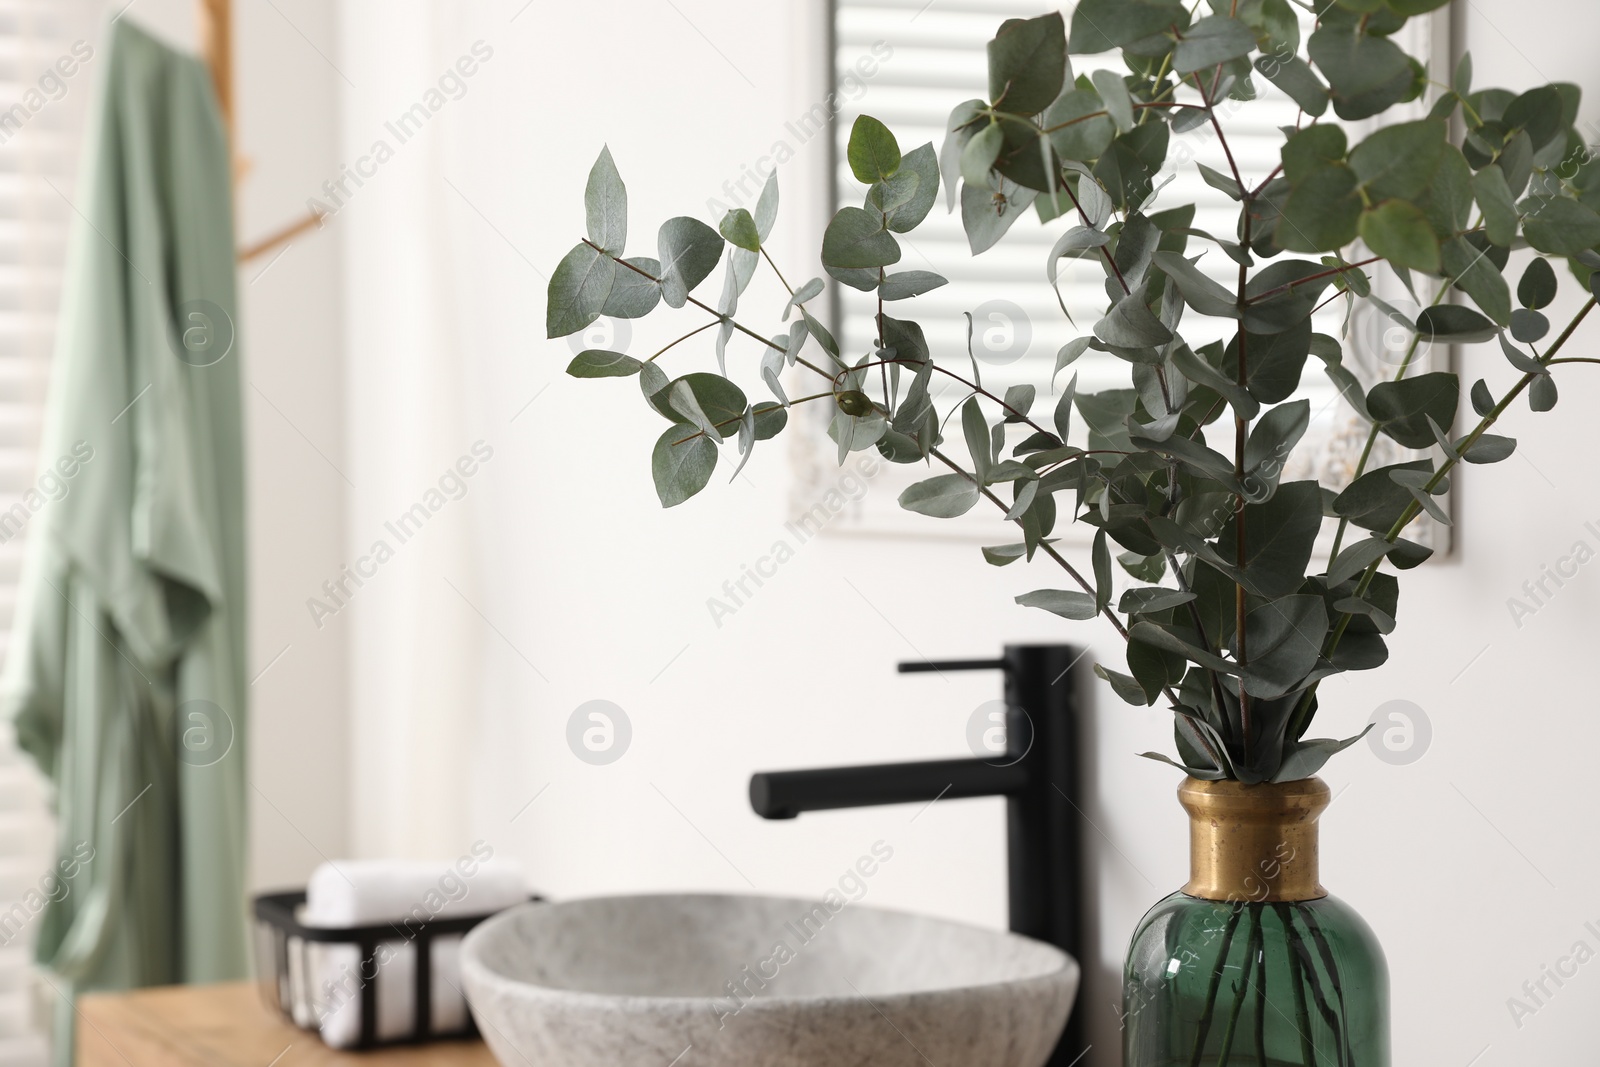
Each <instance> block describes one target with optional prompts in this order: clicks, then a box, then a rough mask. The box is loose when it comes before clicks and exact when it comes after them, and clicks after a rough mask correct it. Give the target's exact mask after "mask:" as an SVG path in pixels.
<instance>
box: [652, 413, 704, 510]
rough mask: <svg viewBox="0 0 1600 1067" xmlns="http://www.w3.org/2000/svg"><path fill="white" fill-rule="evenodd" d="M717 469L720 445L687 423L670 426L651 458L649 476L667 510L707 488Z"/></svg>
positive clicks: (658, 441)
mask: <svg viewBox="0 0 1600 1067" xmlns="http://www.w3.org/2000/svg"><path fill="white" fill-rule="evenodd" d="M716 469H717V446H716V445H715V444H713V443H712V442H711V440H710V439H709V438H708V437H706V436H705V435H704V434H702V433H700V431H699V430H697V429H696V428H695V427H694V426H691V425H688V424H687V423H675V424H673V425H672V426H669V427H667V430H666V432H665V433H663V434H662V435H661V436H660V437H659V438H658V439H657V440H656V447H655V450H654V451H653V452H652V453H651V456H650V474H651V477H652V478H653V479H654V480H655V484H656V496H657V497H659V498H660V500H661V506H662V507H664V508H670V507H675V506H677V505H678V504H681V503H683V502H684V501H685V500H688V499H689V498H690V497H692V496H694V495H695V494H696V493H698V492H699V491H700V490H702V489H704V488H705V487H706V484H707V483H708V482H710V481H711V473H712V472H713V471H715V470H716Z"/></svg>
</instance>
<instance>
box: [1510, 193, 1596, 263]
mask: <svg viewBox="0 0 1600 1067" xmlns="http://www.w3.org/2000/svg"><path fill="white" fill-rule="evenodd" d="M1524 206H1525V208H1526V214H1525V215H1524V217H1523V220H1522V232H1523V234H1524V235H1525V236H1526V237H1527V238H1528V243H1529V244H1530V245H1532V246H1533V247H1534V248H1536V249H1538V250H1539V251H1540V252H1545V253H1548V254H1550V255H1552V256H1575V255H1577V254H1578V253H1579V252H1583V251H1586V250H1588V249H1591V248H1594V247H1595V246H1596V245H1600V214H1596V213H1595V210H1594V209H1593V208H1591V207H1589V206H1588V205H1587V204H1581V203H1579V202H1578V201H1576V200H1570V199H1568V198H1567V197H1564V196H1556V197H1532V198H1530V199H1529V200H1527V201H1526V202H1525V205H1524Z"/></svg>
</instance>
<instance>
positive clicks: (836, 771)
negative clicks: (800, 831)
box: [750, 759, 1028, 819]
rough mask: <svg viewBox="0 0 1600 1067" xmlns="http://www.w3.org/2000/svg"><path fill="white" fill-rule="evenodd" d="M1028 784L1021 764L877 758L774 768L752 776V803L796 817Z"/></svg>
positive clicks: (1012, 790)
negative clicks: (837, 764) (864, 762)
mask: <svg viewBox="0 0 1600 1067" xmlns="http://www.w3.org/2000/svg"><path fill="white" fill-rule="evenodd" d="M1027 786H1028V772H1027V770H1026V769H1025V768H1024V767H1023V766H1022V765H1021V764H1020V763H1017V764H1011V765H996V764H993V763H990V762H989V761H987V760H981V759H949V760H928V761H926V762H922V763H877V764H869V765H866V766H859V767H828V768H823V769H818V770H806V771H769V772H766V773H763V774H756V775H752V776H751V778H750V805H751V807H753V808H754V809H755V811H756V814H757V815H760V816H761V817H762V818H764V819H793V818H794V817H796V816H797V815H799V814H800V813H801V812H803V811H826V810H828V809H831V808H864V807H870V806H872V805H877V804H906V803H913V802H917V801H922V802H925V803H926V802H931V801H934V800H957V799H960V798H962V797H989V796H1016V795H1018V794H1020V793H1022V792H1023V791H1024V790H1025V789H1026V788H1027Z"/></svg>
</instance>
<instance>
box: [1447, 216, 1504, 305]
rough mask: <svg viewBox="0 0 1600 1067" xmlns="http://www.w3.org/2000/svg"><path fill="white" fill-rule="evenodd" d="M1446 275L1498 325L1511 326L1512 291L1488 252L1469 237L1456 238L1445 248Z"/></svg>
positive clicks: (1448, 242)
mask: <svg viewBox="0 0 1600 1067" xmlns="http://www.w3.org/2000/svg"><path fill="white" fill-rule="evenodd" d="M1443 258H1444V271H1445V273H1446V274H1448V275H1449V276H1450V277H1452V278H1454V279H1455V280H1456V288H1457V289H1460V290H1461V291H1462V292H1464V293H1466V294H1467V295H1468V296H1470V297H1472V300H1473V302H1474V303H1476V304H1477V305H1478V307H1479V308H1481V309H1482V310H1483V313H1484V314H1485V315H1487V316H1489V318H1490V319H1491V320H1493V321H1494V322H1495V323H1497V324H1498V325H1501V326H1508V325H1510V323H1511V287H1510V286H1509V285H1507V284H1506V279H1505V276H1504V275H1502V274H1501V273H1500V271H1499V269H1498V268H1497V267H1496V266H1495V265H1494V260H1493V259H1491V258H1490V256H1489V255H1488V254H1487V253H1486V251H1484V250H1480V249H1478V248H1476V247H1474V246H1473V245H1472V244H1471V243H1470V242H1469V241H1468V240H1467V239H1466V238H1465V237H1456V238H1453V239H1452V240H1450V241H1447V242H1446V243H1445V246H1444V257H1443Z"/></svg>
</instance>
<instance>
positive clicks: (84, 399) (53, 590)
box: [0, 18, 249, 1064]
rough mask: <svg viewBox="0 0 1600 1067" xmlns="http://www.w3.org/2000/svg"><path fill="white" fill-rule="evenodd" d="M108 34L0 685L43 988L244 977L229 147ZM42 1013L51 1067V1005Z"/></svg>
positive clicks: (136, 36) (239, 512) (152, 43)
mask: <svg viewBox="0 0 1600 1067" xmlns="http://www.w3.org/2000/svg"><path fill="white" fill-rule="evenodd" d="M110 36H111V39H110V47H109V58H108V61H107V70H106V72H105V75H106V76H105V80H104V83H103V92H104V99H103V100H102V101H100V102H99V106H98V108H97V115H96V118H95V121H94V123H93V131H92V133H91V136H90V141H89V145H88V151H87V153H86V156H85V162H84V165H85V171H84V176H83V180H82V181H81V182H80V183H79V190H78V192H77V193H76V195H75V197H74V207H75V209H76V213H77V218H76V222H75V225H74V227H73V231H72V235H71V238H70V244H69V246H68V256H67V272H66V279H65V285H64V289H63V293H62V304H61V315H60V323H59V326H58V332H57V342H56V350H55V360H54V365H53V368H52V372H51V373H52V379H51V385H50V395H49V404H48V409H47V413H46V418H45V428H44V437H43V443H42V446H41V452H40V463H41V468H40V470H41V474H40V480H39V492H38V494H37V495H36V496H30V497H27V498H25V499H24V501H23V506H24V507H25V508H26V509H27V517H26V526H27V539H28V551H27V559H26V563H25V565H24V569H23V577H22V588H21V592H20V596H19V601H18V612H17V616H16V624H15V632H14V634H13V639H12V647H11V651H10V653H9V655H8V658H7V662H6V664H5V675H4V683H3V687H0V693H3V696H4V701H5V703H4V710H5V712H6V714H7V715H8V716H9V717H10V719H11V720H12V721H13V722H14V724H15V727H16V733H17V738H18V741H19V743H20V744H21V746H22V747H23V748H24V749H25V750H26V751H27V752H28V753H29V754H30V755H31V756H32V757H33V758H34V759H35V760H36V761H37V762H38V764H39V766H40V768H41V769H42V770H43V771H44V773H45V774H46V775H47V776H48V777H49V778H50V780H51V782H52V784H53V786H54V800H55V806H56V810H57V814H58V817H59V833H58V838H57V852H58V855H59V858H60V859H61V860H62V862H63V866H61V867H60V868H58V869H59V870H60V871H61V872H63V874H64V873H65V872H66V871H67V869H68V868H67V866H66V865H65V864H66V863H67V861H68V860H69V858H73V857H76V858H78V859H79V861H80V862H79V863H77V864H76V865H74V866H75V870H74V873H73V874H72V876H71V877H63V881H64V883H65V884H66V885H67V887H68V892H67V895H66V896H65V897H64V898H63V899H61V900H60V901H59V902H58V903H52V904H50V905H49V907H48V908H47V909H46V911H45V912H44V914H43V915H42V916H41V917H40V918H38V919H36V920H35V921H36V922H38V923H39V931H38V934H39V938H38V958H39V960H40V961H41V963H43V964H44V965H45V966H46V968H47V970H48V971H49V972H51V973H50V974H49V975H48V977H49V979H50V981H51V982H52V983H53V984H55V985H56V986H57V987H58V989H59V990H60V991H61V993H62V994H63V998H64V1000H66V1001H68V1002H70V1001H71V999H72V998H73V997H75V996H76V995H77V994H78V993H81V992H85V991H90V990H102V989H125V988H131V987H136V986H145V985H158V984H164V983H173V982H213V981H222V980H227V979H235V978H240V977H243V976H244V975H245V973H246V967H247V938H246V920H245V915H246V899H245V892H246V891H245V855H246V852H245V808H246V803H245V802H246V796H245V793H246V789H247V785H246V776H245V768H246V763H245V738H246V732H247V728H248V709H247V703H248V699H247V698H248V689H249V686H248V682H247V680H246V677H245V543H244V542H245V537H244V463H243V454H242V453H243V448H242V432H241V431H242V425H241V418H242V412H241V403H240V381H241V374H240V367H239V358H240V353H239V349H238V346H237V344H235V325H236V323H237V321H238V320H237V315H236V314H235V311H234V309H235V307H236V300H235V296H236V294H235V283H234V238H233V207H232V182H231V175H230V166H229V150H228V138H227V135H226V132H225V130H224V127H223V123H222V120H221V117H220V114H219V112H218V109H217V105H216V100H215V96H214V93H213V90H212V85H211V81H210V77H209V74H208V72H207V70H206V68H205V67H204V66H203V65H202V64H201V63H200V62H199V61H198V60H196V59H195V58H193V57H191V56H187V55H184V54H182V53H179V52H176V51H174V50H173V49H171V48H169V47H168V46H166V45H164V44H162V43H160V42H159V41H157V40H156V39H155V38H153V37H151V36H150V35H148V34H147V33H145V32H144V31H142V30H139V29H137V28H136V27H134V26H133V25H132V24H131V23H130V22H129V20H128V19H126V18H123V19H119V20H118V21H117V22H116V23H114V24H113V26H112V28H111V32H110ZM60 487H64V492H63V491H62V489H61V488H60ZM34 505H37V507H35V506H34ZM15 511H16V509H13V519H17V518H19V517H20V516H19V515H17V514H16V513H15ZM3 530H4V528H3V525H0V536H3ZM85 854H89V855H90V857H91V858H89V859H88V860H87V861H82V857H83V856H84V855H85ZM59 1006H60V1007H62V1008H63V1010H61V1011H59V1012H58V1017H59V1018H60V1019H61V1021H62V1025H61V1026H59V1027H58V1028H57V1062H58V1063H61V1064H67V1063H70V1062H71V1059H70V1056H71V1046H72V1041H71V1036H72V1025H73V1014H74V1013H73V1012H72V1011H70V1010H65V1008H66V1005H65V1004H61V1005H59Z"/></svg>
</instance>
